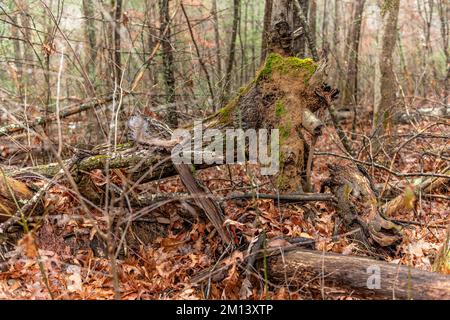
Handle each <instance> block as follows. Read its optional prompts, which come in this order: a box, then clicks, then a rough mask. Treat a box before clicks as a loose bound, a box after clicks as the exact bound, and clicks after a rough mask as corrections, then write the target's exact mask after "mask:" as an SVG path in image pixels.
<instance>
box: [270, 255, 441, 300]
mask: <svg viewBox="0 0 450 320" xmlns="http://www.w3.org/2000/svg"><path fill="white" fill-rule="evenodd" d="M268 265H269V270H268V275H269V279H270V280H271V282H274V283H277V284H287V285H289V286H290V287H292V288H297V289H298V288H302V287H305V286H306V285H307V284H309V285H310V286H311V285H313V283H314V282H315V284H316V285H317V287H319V288H320V287H321V286H325V287H328V288H330V287H333V288H336V287H337V288H345V289H351V290H353V292H354V294H355V295H356V296H358V297H364V298H374V299H394V300H395V299H401V300H406V299H413V300H422V299H440V300H448V299H450V276H446V275H442V274H438V273H432V272H427V271H422V270H418V269H414V268H411V267H407V266H401V265H396V264H391V263H387V262H383V261H376V260H373V259H369V258H363V257H354V256H344V255H339V254H334V253H321V252H317V251H311V250H304V249H296V250H295V251H291V252H286V253H284V254H282V255H278V256H275V257H273V256H272V257H270V258H269V261H268Z"/></svg>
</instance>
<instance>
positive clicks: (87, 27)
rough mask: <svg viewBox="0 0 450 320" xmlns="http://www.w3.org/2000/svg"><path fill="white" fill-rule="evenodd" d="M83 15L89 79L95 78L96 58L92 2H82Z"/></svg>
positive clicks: (85, 0) (87, 0) (86, 0)
mask: <svg viewBox="0 0 450 320" xmlns="http://www.w3.org/2000/svg"><path fill="white" fill-rule="evenodd" d="M83 15H84V20H85V23H84V35H85V38H86V40H87V42H88V44H89V45H88V46H86V48H87V49H86V52H87V54H86V57H87V63H86V65H87V69H88V73H89V76H90V78H91V79H94V76H95V60H96V57H97V48H96V47H97V38H96V35H95V33H96V29H95V20H94V4H93V3H92V1H89V0H83Z"/></svg>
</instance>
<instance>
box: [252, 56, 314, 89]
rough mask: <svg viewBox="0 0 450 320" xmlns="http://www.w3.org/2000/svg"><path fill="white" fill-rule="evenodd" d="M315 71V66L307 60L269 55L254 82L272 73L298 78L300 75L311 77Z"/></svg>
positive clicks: (311, 61)
mask: <svg viewBox="0 0 450 320" xmlns="http://www.w3.org/2000/svg"><path fill="white" fill-rule="evenodd" d="M316 69H317V64H316V63H315V62H314V61H313V60H312V59H309V58H306V59H299V58H296V57H282V56H280V55H279V54H274V53H272V54H270V55H269V56H268V57H267V59H266V63H265V64H264V67H263V68H262V69H261V70H260V71H259V74H258V76H257V77H256V79H255V81H256V83H258V82H259V81H261V80H262V79H266V78H267V77H270V75H271V74H272V73H273V72H274V71H278V72H280V73H281V74H289V75H293V76H299V75H301V74H303V75H306V76H309V77H311V76H312V75H313V74H314V72H315V71H316Z"/></svg>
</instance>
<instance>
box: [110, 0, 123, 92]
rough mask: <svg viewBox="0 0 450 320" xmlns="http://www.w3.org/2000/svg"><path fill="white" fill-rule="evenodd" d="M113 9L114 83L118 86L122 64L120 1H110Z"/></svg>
mask: <svg viewBox="0 0 450 320" xmlns="http://www.w3.org/2000/svg"><path fill="white" fill-rule="evenodd" d="M111 4H112V7H113V17H114V22H113V28H114V32H113V37H114V55H113V58H114V59H113V63H114V81H115V83H116V84H119V83H120V81H121V78H122V62H121V52H120V50H121V48H120V46H121V44H120V25H121V20H122V0H112V3H111Z"/></svg>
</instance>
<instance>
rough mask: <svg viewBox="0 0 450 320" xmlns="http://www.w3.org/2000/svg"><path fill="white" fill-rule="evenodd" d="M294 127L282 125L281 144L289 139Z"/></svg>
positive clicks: (280, 128)
mask: <svg viewBox="0 0 450 320" xmlns="http://www.w3.org/2000/svg"><path fill="white" fill-rule="evenodd" d="M291 129H292V126H291V124H290V123H287V124H286V125H281V126H280V127H279V130H280V143H281V142H282V141H284V140H286V139H287V138H289V135H290V134H291Z"/></svg>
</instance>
